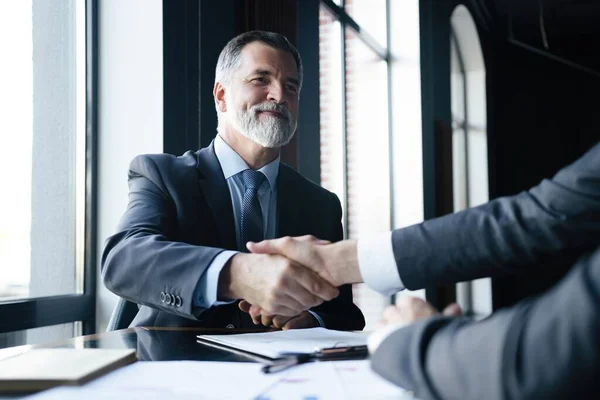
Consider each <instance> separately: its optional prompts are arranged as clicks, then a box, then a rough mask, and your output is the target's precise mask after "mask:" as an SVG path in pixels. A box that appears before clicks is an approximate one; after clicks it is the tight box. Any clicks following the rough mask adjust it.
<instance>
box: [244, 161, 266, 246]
mask: <svg viewBox="0 0 600 400" xmlns="http://www.w3.org/2000/svg"><path fill="white" fill-rule="evenodd" d="M242 178H243V179H244V186H245V188H246V191H245V192H244V198H243V200H242V223H241V224H240V237H241V238H242V242H241V244H240V245H241V250H242V251H246V252H247V251H248V250H247V249H246V243H248V242H260V241H262V240H263V239H264V229H263V214H262V209H261V208H260V202H259V201H258V188H259V187H260V185H262V183H263V182H264V181H265V179H266V177H265V176H264V175H263V173H262V172H259V171H254V170H251V169H247V170H245V171H243V172H242Z"/></svg>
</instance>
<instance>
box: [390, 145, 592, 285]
mask: <svg viewBox="0 0 600 400" xmlns="http://www.w3.org/2000/svg"><path fill="white" fill-rule="evenodd" d="M598 237H600V144H597V145H596V146H595V147H593V148H592V149H591V150H590V151H588V153H586V154H585V155H584V156H583V157H582V158H580V159H579V160H577V161H576V162H575V163H573V164H571V165H569V166H568V167H566V168H564V169H562V170H561V171H559V172H558V173H557V174H556V175H555V176H554V178H552V179H546V180H543V181H542V182H541V183H540V184H539V185H537V186H535V187H534V188H532V189H530V190H528V191H526V192H522V193H520V194H518V195H516V196H512V197H505V198H499V199H496V200H494V201H491V202H489V203H487V204H485V205H482V206H480V207H475V208H472V209H468V210H465V211H462V212H459V213H456V214H452V215H448V216H445V217H441V218H436V219H432V220H429V221H426V222H424V223H422V224H419V225H414V226H411V227H408V228H404V229H399V230H396V231H394V232H393V233H392V245H393V250H394V258H395V260H396V265H397V267H398V272H399V274H400V278H401V279H402V282H403V284H404V286H406V288H408V289H411V290H415V289H421V288H424V287H425V286H427V285H429V284H436V285H441V284H447V283H454V282H460V281H467V280H472V279H478V278H482V277H498V276H504V275H509V274H513V273H515V272H518V271H520V270H521V269H523V267H524V266H527V265H533V264H535V265H540V266H541V268H543V265H544V261H546V262H548V261H551V260H552V258H553V257H556V256H557V255H563V254H564V255H569V256H571V258H573V259H574V257H573V256H576V255H578V254H582V253H583V252H585V251H589V250H591V249H593V248H594V246H596V245H597V243H598V239H597V238H598Z"/></svg>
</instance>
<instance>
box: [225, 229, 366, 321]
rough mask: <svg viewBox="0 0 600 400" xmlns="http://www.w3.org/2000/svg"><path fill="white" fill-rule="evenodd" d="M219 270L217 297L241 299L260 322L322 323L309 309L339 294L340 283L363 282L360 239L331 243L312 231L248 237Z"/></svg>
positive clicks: (241, 305)
mask: <svg viewBox="0 0 600 400" xmlns="http://www.w3.org/2000/svg"><path fill="white" fill-rule="evenodd" d="M247 247H248V250H250V252H251V253H239V254H236V255H235V256H233V257H232V258H231V259H230V260H229V262H228V263H227V265H226V266H225V267H224V268H223V270H222V271H221V275H220V278H219V288H218V293H219V300H230V299H243V300H242V301H241V302H240V303H239V307H240V309H241V310H242V311H244V312H247V313H249V314H250V316H251V317H252V320H253V322H254V323H255V324H256V325H264V326H267V327H274V328H281V329H295V328H308V327H313V326H318V323H317V321H316V319H315V318H314V317H313V316H312V315H311V314H310V313H308V311H307V310H308V309H310V308H312V307H316V306H318V305H320V304H321V303H323V302H325V301H329V300H332V299H334V298H335V297H337V296H338V294H339V291H338V289H337V287H338V286H341V285H343V284H346V283H358V282H362V277H361V275H360V271H359V269H358V261H357V253H356V242H355V241H343V242H338V243H334V244H330V242H328V241H324V240H319V239H317V238H315V237H314V236H310V235H309V236H301V237H296V238H291V237H284V238H280V239H273V240H265V241H262V242H260V243H253V242H249V243H248V244H247Z"/></svg>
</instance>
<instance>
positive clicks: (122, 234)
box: [102, 31, 364, 330]
mask: <svg viewBox="0 0 600 400" xmlns="http://www.w3.org/2000/svg"><path fill="white" fill-rule="evenodd" d="M301 87H302V61H301V59H300V55H299V53H298V51H297V50H296V48H294V46H292V45H291V44H290V42H289V41H288V40H287V39H286V38H285V37H284V36H282V35H280V34H277V33H271V32H261V31H254V32H246V33H244V34H242V35H239V36H237V37H236V38H234V39H232V40H231V41H230V42H229V43H228V44H227V45H226V46H225V48H224V49H223V51H222V52H221V54H220V56H219V60H218V62H217V68H216V76H215V86H214V90H213V96H214V99H215V106H216V109H217V115H218V120H219V124H218V134H217V136H216V137H215V140H214V141H213V142H212V143H211V144H210V146H208V147H206V148H203V149H201V150H199V151H197V152H195V153H194V152H191V151H188V152H186V153H185V154H184V155H182V156H180V157H175V156H172V155H168V154H156V155H142V156H138V157H136V158H135V159H134V160H133V161H132V162H131V165H130V170H129V205H128V207H127V210H126V211H125V214H124V215H123V217H122V218H121V221H120V222H119V225H118V227H117V233H116V234H114V235H113V236H111V237H110V238H108V240H107V242H106V246H105V249H104V252H103V255H102V276H103V279H104V283H105V285H106V287H107V288H108V289H109V290H111V291H112V292H114V293H116V294H117V295H119V296H121V297H122V298H123V299H126V300H129V301H131V302H134V303H137V304H138V307H139V311H138V313H137V315H136V316H135V318H134V320H133V322H132V323H131V325H130V326H178V327H182V326H201V327H220V328H224V327H227V328H251V327H254V326H256V325H264V326H269V327H276V328H282V329H292V328H309V327H318V326H323V327H326V328H330V329H340V330H360V329H362V328H363V327H364V318H363V315H362V313H361V312H360V310H359V309H358V308H357V307H356V306H355V305H354V304H353V302H352V292H351V287H350V286H348V285H346V286H342V287H340V288H339V289H338V288H336V287H334V286H332V285H331V284H330V283H329V282H328V281H327V280H325V279H324V278H322V277H320V276H319V275H318V274H317V273H315V272H313V271H310V270H308V269H306V268H304V267H302V266H301V265H299V264H297V263H295V262H293V261H290V260H289V259H287V258H285V257H283V256H280V255H260V254H249V253H248V252H247V250H246V243H247V242H249V241H252V242H257V241H261V240H263V239H272V238H276V237H281V236H305V238H304V240H315V239H313V237H318V238H322V239H325V240H327V241H338V240H341V239H342V225H341V217H342V210H341V206H340V202H339V199H338V198H337V197H336V195H335V194H333V193H331V192H328V191H327V190H325V189H323V188H321V187H320V186H318V185H315V184H313V183H311V182H310V181H308V180H307V179H305V178H303V177H302V176H301V175H300V174H298V173H297V172H295V171H294V170H293V169H291V168H290V167H288V166H286V165H284V164H282V163H280V149H281V147H282V146H284V145H285V144H287V143H288V142H289V141H290V140H291V138H292V136H293V135H294V132H295V130H296V121H297V114H298V99H299V95H300V89H301ZM241 300H244V301H241ZM250 304H252V305H255V306H257V307H260V309H261V310H262V315H260V316H256V315H254V316H253V318H251V317H250V316H249V315H248V313H247V312H245V311H248V308H249V305H250Z"/></svg>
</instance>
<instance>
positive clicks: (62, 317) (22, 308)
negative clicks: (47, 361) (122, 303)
mask: <svg viewBox="0 0 600 400" xmlns="http://www.w3.org/2000/svg"><path fill="white" fill-rule="evenodd" d="M84 1H85V25H86V26H85V31H86V38H85V43H86V50H85V53H86V54H85V57H86V61H85V65H86V67H85V68H86V88H85V91H86V95H85V97H86V106H85V110H86V123H85V125H86V128H85V129H86V132H85V136H86V148H85V158H86V160H85V168H86V170H85V215H84V224H85V228H84V276H83V293H82V294H69V295H57V296H47V297H31V298H22V299H10V300H0V334H2V333H7V332H15V331H22V330H26V329H33V328H40V327H45V326H52V325H58V324H64V323H69V322H78V321H81V322H82V333H83V334H84V335H87V334H92V333H95V331H96V283H97V249H96V239H97V200H96V197H97V196H96V191H97V185H98V180H97V175H98V171H97V159H98V157H97V156H98V145H97V139H98V136H97V132H98V129H97V127H98V122H97V118H98V114H97V93H98V90H97V88H98V0H84Z"/></svg>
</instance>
